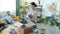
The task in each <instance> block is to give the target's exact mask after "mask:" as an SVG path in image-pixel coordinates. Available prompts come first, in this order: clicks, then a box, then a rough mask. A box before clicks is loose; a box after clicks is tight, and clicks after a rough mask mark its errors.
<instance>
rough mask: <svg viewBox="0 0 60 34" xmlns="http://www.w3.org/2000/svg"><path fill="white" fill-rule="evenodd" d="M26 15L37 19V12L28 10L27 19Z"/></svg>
mask: <svg viewBox="0 0 60 34" xmlns="http://www.w3.org/2000/svg"><path fill="white" fill-rule="evenodd" d="M28 15H32V16H33V18H36V17H37V10H35V11H33V10H32V9H29V10H28V12H27V18H29V16H28Z"/></svg>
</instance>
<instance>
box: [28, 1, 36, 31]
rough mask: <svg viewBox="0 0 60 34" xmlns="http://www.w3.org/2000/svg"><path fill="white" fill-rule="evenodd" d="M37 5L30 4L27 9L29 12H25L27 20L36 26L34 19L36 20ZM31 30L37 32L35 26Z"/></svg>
mask: <svg viewBox="0 0 60 34" xmlns="http://www.w3.org/2000/svg"><path fill="white" fill-rule="evenodd" d="M36 7H37V5H36V4H35V3H34V2H31V5H30V7H29V10H28V12H27V18H28V19H31V21H33V22H34V23H35V24H36V18H37V10H36ZM32 29H33V30H34V32H37V26H36V25H35V26H33V27H32Z"/></svg>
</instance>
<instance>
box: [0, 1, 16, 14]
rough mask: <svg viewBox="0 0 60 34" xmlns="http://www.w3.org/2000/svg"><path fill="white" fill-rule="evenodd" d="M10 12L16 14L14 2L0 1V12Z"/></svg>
mask: <svg viewBox="0 0 60 34" xmlns="http://www.w3.org/2000/svg"><path fill="white" fill-rule="evenodd" d="M3 11H10V12H11V13H12V14H14V15H15V14H16V0H0V12H3Z"/></svg>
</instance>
